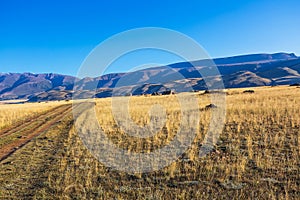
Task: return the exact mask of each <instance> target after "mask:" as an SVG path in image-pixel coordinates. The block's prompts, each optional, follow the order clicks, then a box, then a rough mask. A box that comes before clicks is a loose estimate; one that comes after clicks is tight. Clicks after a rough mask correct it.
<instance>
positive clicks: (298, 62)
mask: <svg viewBox="0 0 300 200" xmlns="http://www.w3.org/2000/svg"><path fill="white" fill-rule="evenodd" d="M213 61H214V62H212V61H211V60H198V61H191V62H181V63H175V64H170V65H167V66H158V67H152V68H147V69H142V70H138V71H135V72H128V73H113V74H106V75H103V76H99V77H86V78H82V79H79V78H76V77H74V76H68V75H61V74H54V73H48V74H33V73H0V100H8V99H28V100H29V101H49V100H63V99H71V98H72V96H74V95H76V96H77V97H79V98H86V97H99V98H101V97H109V96H112V95H128V94H132V95H140V94H151V93H162V92H164V91H167V90H175V91H176V92H185V91H191V90H205V89H207V88H208V87H209V85H213V84H214V83H215V82H220V81H221V80H222V82H223V84H224V87H225V88H241V87H253V86H273V85H286V84H294V83H299V82H300V57H297V56H296V55H295V54H293V53H275V54H251V55H241V56H234V57H226V58H217V59H213ZM214 64H215V65H216V66H217V68H218V70H219V72H220V74H216V73H214V72H212V73H211V71H210V70H211V69H212V68H211V67H212V66H213V65H214ZM199 72H200V73H199Z"/></svg>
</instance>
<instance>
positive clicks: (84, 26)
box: [0, 0, 300, 75]
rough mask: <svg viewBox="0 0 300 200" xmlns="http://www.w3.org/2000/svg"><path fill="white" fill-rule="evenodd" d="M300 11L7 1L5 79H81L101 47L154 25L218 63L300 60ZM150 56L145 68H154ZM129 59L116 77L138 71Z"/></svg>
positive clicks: (284, 4) (267, 0)
mask: <svg viewBox="0 0 300 200" xmlns="http://www.w3.org/2000/svg"><path fill="white" fill-rule="evenodd" d="M299 10H300V1H299V0H280V1H279V0H248V1H244V0H236V1H233V0H220V1H214V0H204V1H201V0H189V1H187V0H185V1H181V0H178V1H174V0H148V1H146V0H145V1H141V0H139V1H138V0H132V1H122V0H119V1H116V0H110V1H104V0H103V1H101V0H98V1H96V0H95V1H91V0H86V1H76V0H61V1H56V0H51V1H50V0H48V1H47V0H26V1H24V0H1V1H0V26H1V27H0V72H33V73H43V72H55V73H62V74H71V75H75V74H76V72H77V70H78V68H79V66H80V64H81V62H82V61H83V60H84V58H85V57H86V56H87V54H88V53H89V52H90V51H91V50H92V49H93V48H94V47H95V46H96V45H97V44H99V43H100V42H101V41H103V40H105V39H107V38H108V37H110V36H112V35H114V34H116V33H119V32H121V31H125V30H128V29H132V28H138V27H149V26H150V27H164V28H170V29H174V30H177V31H180V32H182V33H184V34H186V35H188V36H190V37H192V38H194V39H195V40H196V41H197V42H199V43H200V44H201V45H202V46H203V47H204V48H205V49H206V51H207V52H208V53H209V55H210V56H212V57H223V56H232V55H239V54H247V53H259V52H266V53H273V52H294V53H296V54H297V55H300V12H299ZM138 57H139V58H143V56H138ZM144 57H145V60H143V61H142V62H154V61H155V60H151V59H147V58H146V57H147V55H144ZM135 58H137V57H135ZM130 59H132V58H128V59H127V61H126V59H124V62H122V63H121V62H119V65H118V67H117V68H115V69H113V70H112V71H124V70H127V68H128V67H129V66H128V65H135V64H137V63H135V62H133V61H130ZM175 61H176V60H175V59H174V62H175ZM139 62H141V61H139ZM157 62H158V63H171V62H172V58H171V57H166V58H163V56H161V57H159V59H158V60H157ZM130 67H132V66H130Z"/></svg>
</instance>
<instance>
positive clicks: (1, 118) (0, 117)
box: [0, 101, 67, 129]
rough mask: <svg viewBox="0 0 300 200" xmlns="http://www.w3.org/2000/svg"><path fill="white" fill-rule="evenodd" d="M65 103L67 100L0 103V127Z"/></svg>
mask: <svg viewBox="0 0 300 200" xmlns="http://www.w3.org/2000/svg"><path fill="white" fill-rule="evenodd" d="M10 103H11V102H10ZM65 103H67V102H63V101H61V102H47V103H45V102H44V103H24V104H0V129H1V128H4V127H7V126H10V125H12V124H13V123H15V122H17V121H22V120H25V119H26V118H28V117H33V116H36V115H38V114H40V113H43V112H45V111H47V110H49V109H51V108H54V107H56V106H58V105H61V104H65Z"/></svg>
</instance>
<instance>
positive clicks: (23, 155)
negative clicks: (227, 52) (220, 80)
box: [0, 86, 300, 199]
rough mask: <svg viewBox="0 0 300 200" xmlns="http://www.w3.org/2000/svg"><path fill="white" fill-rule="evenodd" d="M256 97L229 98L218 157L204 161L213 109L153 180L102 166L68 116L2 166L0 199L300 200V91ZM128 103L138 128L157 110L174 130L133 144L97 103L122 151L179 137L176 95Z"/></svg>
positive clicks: (204, 98)
mask: <svg viewBox="0 0 300 200" xmlns="http://www.w3.org/2000/svg"><path fill="white" fill-rule="evenodd" d="M250 89H253V90H254V91H255V92H254V93H243V91H244V89H230V90H227V97H226V98H227V99H226V123H225V126H224V129H223V132H222V133H221V135H220V138H219V140H218V142H217V143H216V145H215V147H214V150H213V151H212V152H211V153H209V154H208V155H207V156H205V157H203V158H199V148H200V147H201V144H202V141H203V137H204V135H205V133H206V131H207V129H208V125H209V122H210V117H211V109H202V110H201V113H200V114H201V116H200V121H199V125H198V127H196V128H197V137H196V138H195V140H194V143H193V145H192V146H191V147H190V148H189V150H188V151H187V152H186V153H184V155H182V156H181V157H180V158H179V159H178V160H176V161H175V162H174V163H172V164H171V165H169V166H167V167H165V168H163V169H160V170H158V171H154V172H149V173H135V174H128V173H125V172H122V171H116V170H114V169H112V168H109V167H107V166H105V165H104V164H102V163H100V162H99V161H98V160H97V159H95V157H94V156H93V155H92V154H91V153H90V152H89V150H88V149H87V148H86V147H85V146H84V145H83V143H82V140H81V139H80V137H79V136H78V134H77V132H76V130H75V128H74V121H73V118H72V114H71V113H68V114H65V115H64V118H63V119H61V121H60V122H59V123H57V125H56V126H51V127H49V129H48V130H47V131H45V132H44V133H43V134H41V135H39V136H37V137H35V138H34V139H33V140H31V141H30V142H29V143H28V144H27V145H25V146H24V147H22V148H21V149H19V150H18V151H16V152H15V153H14V154H12V155H11V156H9V157H8V158H7V159H5V160H3V161H2V162H1V163H0V198H2V199H24V198H29V199H32V198H33V199H43V198H44V199H228V198H230V199H298V198H299V196H300V131H299V128H300V117H299V113H300V88H297V87H287V86H280V87H261V88H250ZM186 95H187V96H188V95H197V97H198V99H199V107H200V108H205V106H206V105H208V104H210V103H211V102H210V98H209V94H202V93H201V92H199V93H193V94H192V93H186ZM124 98H130V114H131V117H132V119H133V121H134V122H136V123H137V124H138V125H141V126H143V125H146V124H148V123H149V121H150V119H149V115H148V111H149V109H150V108H151V106H152V105H154V104H159V105H161V106H163V107H164V108H165V110H166V113H167V122H166V124H165V125H164V127H163V128H162V130H161V131H160V132H158V133H157V134H156V135H155V136H153V137H151V138H146V139H139V138H134V137H130V136H128V135H126V132H124V131H122V130H121V129H120V128H119V127H118V126H117V125H116V122H115V121H114V118H113V115H112V112H111V99H110V98H107V99H97V100H96V113H97V119H98V121H99V124H100V125H101V127H102V129H103V130H104V132H105V133H106V134H107V135H108V137H109V138H110V140H111V141H112V142H113V143H114V144H115V145H117V146H118V147H120V148H123V149H127V150H128V151H131V152H149V151H155V149H159V148H161V147H162V146H164V145H166V144H168V142H170V141H171V140H172V139H173V138H174V137H175V135H176V131H177V130H178V127H179V121H180V119H181V115H180V106H179V103H178V101H177V100H176V95H169V96H155V97H153V96H151V97H124ZM24 105H25V104H24ZM40 105H42V104H40ZM43 106H45V107H44V109H48V108H47V106H46V104H43ZM37 107H38V106H37ZM12 108H13V107H11V109H12ZM213 109H215V108H213ZM216 109H217V108H216ZM1 114H2V113H1Z"/></svg>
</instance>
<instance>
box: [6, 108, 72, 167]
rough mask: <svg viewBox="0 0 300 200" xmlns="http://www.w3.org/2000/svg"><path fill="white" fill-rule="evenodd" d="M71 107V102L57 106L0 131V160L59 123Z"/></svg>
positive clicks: (69, 111)
mask: <svg viewBox="0 0 300 200" xmlns="http://www.w3.org/2000/svg"><path fill="white" fill-rule="evenodd" d="M71 109H72V105H71V104H68V105H62V106H58V107H56V108H53V109H51V110H50V111H48V112H46V113H44V114H41V115H39V116H37V117H32V118H29V119H27V120H26V121H25V122H23V123H21V124H20V123H17V124H15V125H13V126H11V127H10V128H6V129H4V130H2V131H0V140H1V142H2V143H1V144H0V162H1V161H3V160H4V159H6V158H7V157H9V156H10V155H11V154H13V153H14V152H15V151H16V150H18V149H19V148H21V147H22V146H24V145H26V144H27V143H28V142H29V141H31V140H32V139H33V138H35V137H36V136H38V135H40V134H42V133H43V132H44V131H46V130H47V129H49V128H50V127H51V126H53V125H55V124H57V123H59V122H60V121H61V120H62V119H63V118H64V117H65V116H66V115H68V114H70V113H71Z"/></svg>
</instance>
